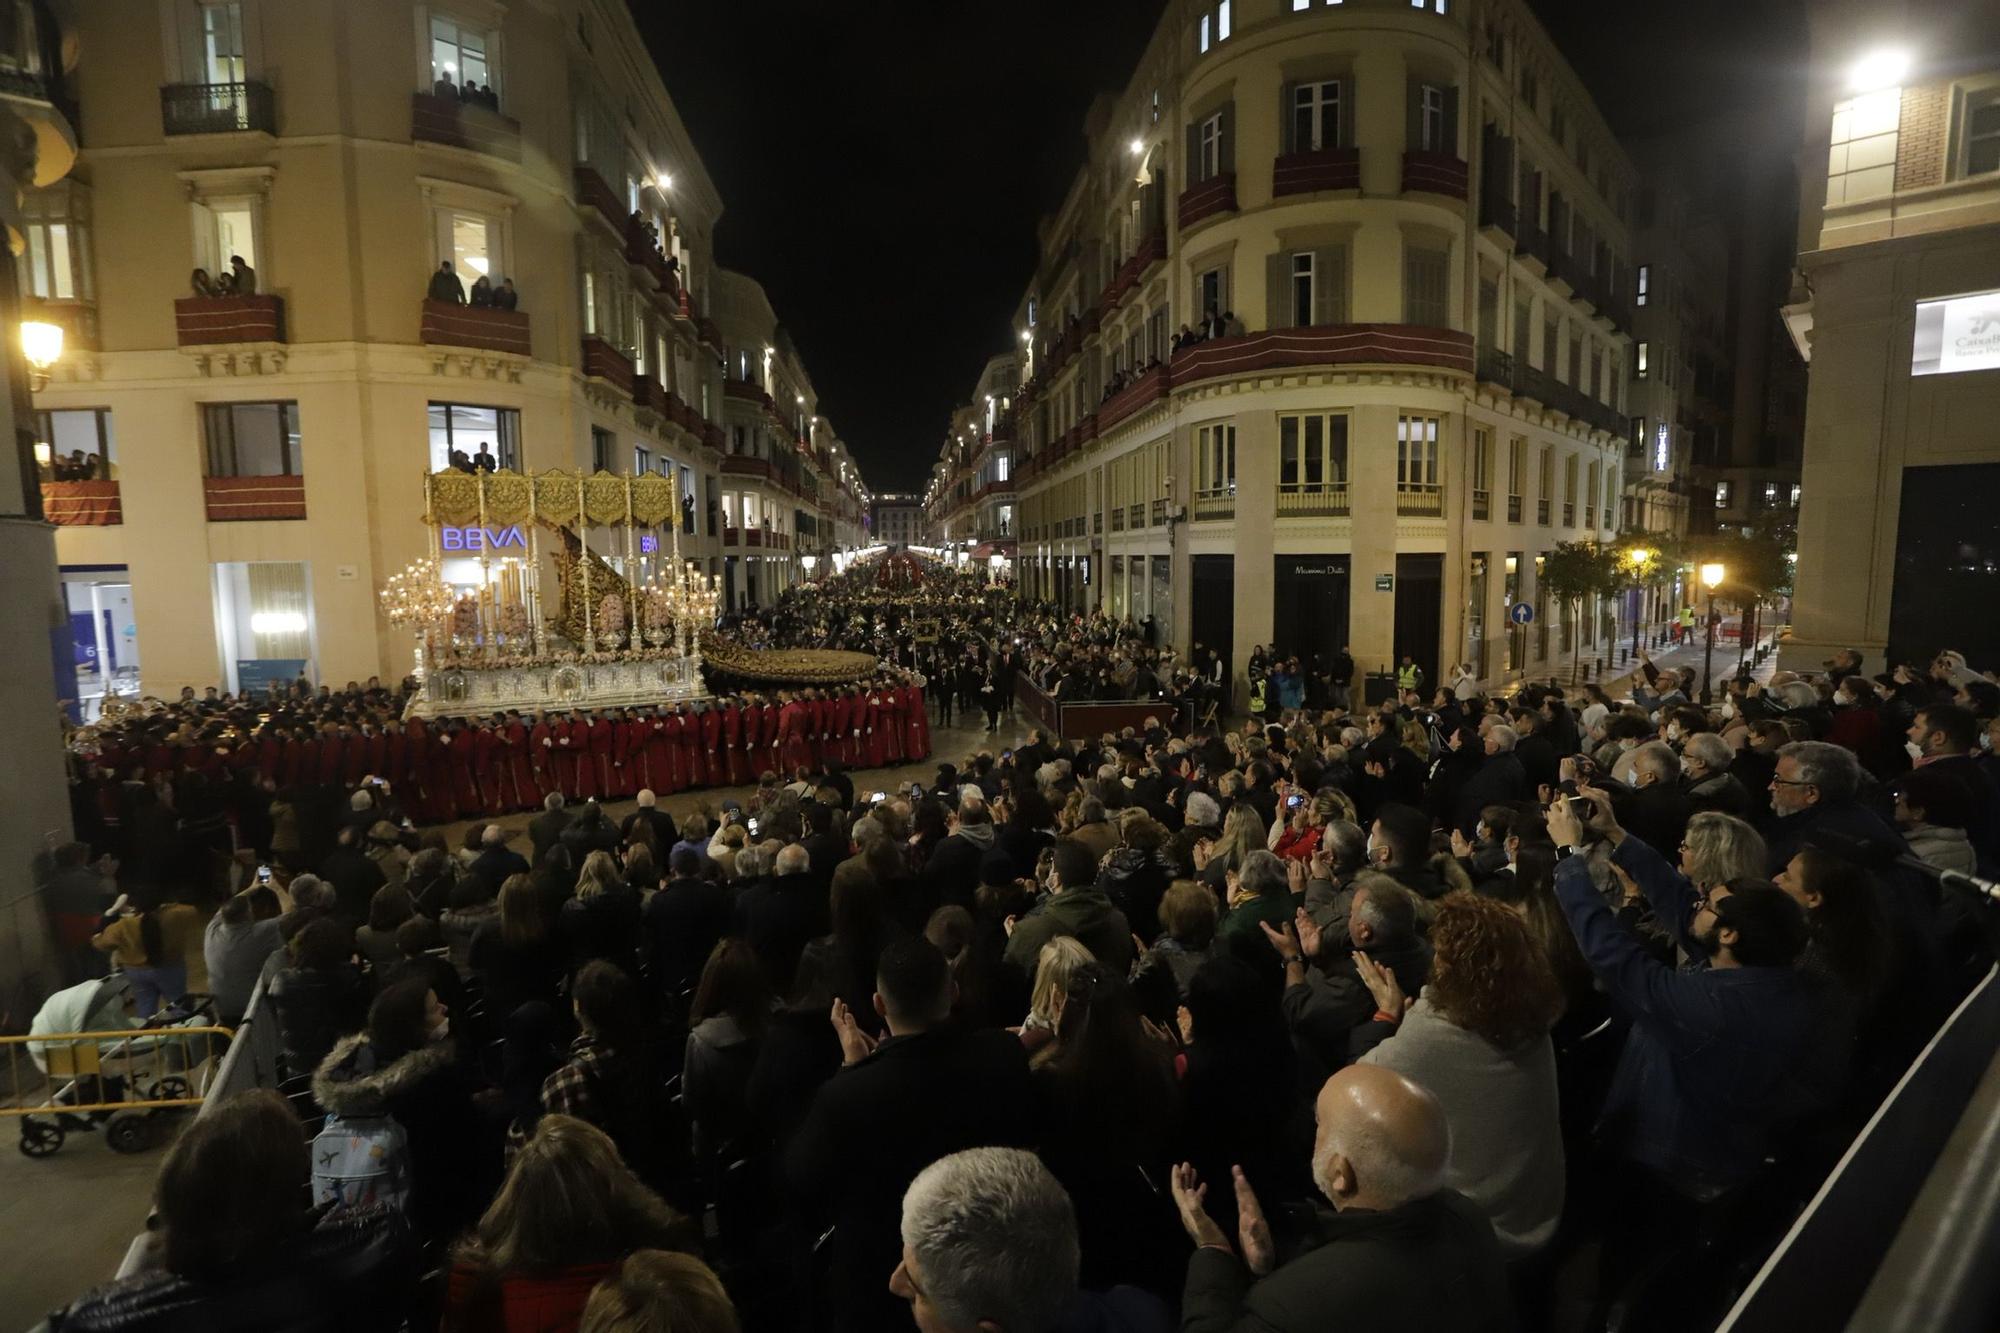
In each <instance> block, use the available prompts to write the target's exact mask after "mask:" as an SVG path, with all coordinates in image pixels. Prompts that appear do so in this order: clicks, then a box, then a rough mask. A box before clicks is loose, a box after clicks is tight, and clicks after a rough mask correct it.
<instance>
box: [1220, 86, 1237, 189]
mask: <svg viewBox="0 0 2000 1333" xmlns="http://www.w3.org/2000/svg"><path fill="white" fill-rule="evenodd" d="M1221 115H1222V133H1221V136H1220V137H1221V140H1222V144H1221V149H1220V151H1219V152H1218V153H1217V155H1216V156H1217V160H1218V161H1219V162H1220V164H1221V171H1222V174H1223V175H1225V176H1229V175H1234V174H1235V172H1236V104H1235V103H1234V102H1228V103H1225V104H1224V105H1223V108H1222V112H1221Z"/></svg>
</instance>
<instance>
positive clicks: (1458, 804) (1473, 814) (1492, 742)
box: [1452, 722, 1535, 838]
mask: <svg viewBox="0 0 2000 1333" xmlns="http://www.w3.org/2000/svg"><path fill="white" fill-rule="evenodd" d="M1520 739H1521V733H1519V732H1518V731H1516V730H1514V728H1512V727H1510V726H1508V725H1507V724H1506V723H1504V722H1495V723H1494V724H1493V725H1492V726H1490V727H1486V728H1484V729H1483V730H1482V733H1481V739H1480V742H1479V743H1480V745H1481V747H1482V748H1483V749H1484V750H1485V752H1486V757H1485V758H1484V759H1482V760H1480V762H1479V767H1478V768H1477V769H1475V770H1474V771H1473V773H1472V776H1471V777H1469V778H1467V779H1466V780H1465V785H1464V786H1462V787H1460V788H1459V790H1458V799H1457V801H1455V802H1453V804H1452V822H1453V824H1454V825H1455V827H1456V828H1457V829H1458V831H1459V832H1460V833H1463V834H1464V835H1465V836H1466V837H1467V838H1470V837H1472V835H1473V832H1474V831H1475V830H1476V829H1478V827H1479V812H1480V811H1481V810H1484V809H1485V808H1486V807H1487V806H1489V805H1512V804H1513V803H1514V802H1516V801H1528V800H1533V799H1534V796H1535V789H1534V788H1533V787H1532V786H1531V785H1529V782H1528V770H1527V769H1525V768H1523V767H1522V766H1521V760H1520V758H1519V757H1518V756H1517V755H1515V753H1514V747H1515V746H1516V745H1517V744H1519V743H1520ZM1461 743H1462V742H1461Z"/></svg>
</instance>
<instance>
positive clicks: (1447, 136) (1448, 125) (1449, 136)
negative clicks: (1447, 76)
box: [1444, 87, 1461, 157]
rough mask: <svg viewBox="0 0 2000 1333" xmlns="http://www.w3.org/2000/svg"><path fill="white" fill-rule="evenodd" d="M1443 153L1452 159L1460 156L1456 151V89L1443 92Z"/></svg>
mask: <svg viewBox="0 0 2000 1333" xmlns="http://www.w3.org/2000/svg"><path fill="white" fill-rule="evenodd" d="M1444 151H1445V152H1447V153H1450V154H1451V155H1452V156H1453V157H1458V156H1461V154H1460V153H1459V151H1458V89H1457V88H1456V87H1452V88H1447V89H1445V90H1444Z"/></svg>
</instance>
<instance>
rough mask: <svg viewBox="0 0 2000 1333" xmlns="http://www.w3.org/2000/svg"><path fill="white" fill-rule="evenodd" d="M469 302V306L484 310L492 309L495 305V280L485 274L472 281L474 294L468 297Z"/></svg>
mask: <svg viewBox="0 0 2000 1333" xmlns="http://www.w3.org/2000/svg"><path fill="white" fill-rule="evenodd" d="M467 301H468V303H469V304H471V305H476V306H479V307H480V308H482V309H487V308H490V307H491V306H492V305H493V280H492V279H491V278H489V277H487V276H486V275H485V274H484V273H482V274H480V275H479V276H478V277H476V278H474V279H473V280H472V292H471V294H470V295H469V296H468V298H467Z"/></svg>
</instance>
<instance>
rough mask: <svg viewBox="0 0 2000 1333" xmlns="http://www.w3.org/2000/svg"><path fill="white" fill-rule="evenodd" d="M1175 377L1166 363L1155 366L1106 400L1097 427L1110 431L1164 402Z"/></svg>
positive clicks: (1099, 410)
mask: <svg viewBox="0 0 2000 1333" xmlns="http://www.w3.org/2000/svg"><path fill="white" fill-rule="evenodd" d="M1172 388H1173V378H1172V376H1171V375H1170V374H1169V373H1168V369H1167V367H1166V366H1164V365H1159V366H1155V367H1153V368H1152V369H1151V370H1149V371H1146V372H1145V373H1144V374H1142V375H1140V376H1138V377H1137V378H1136V379H1134V380H1133V381H1132V382H1131V383H1130V384H1127V385H1126V386H1125V387H1124V388H1122V389H1120V390H1119V391H1118V392H1117V393H1114V394H1112V395H1111V396H1110V397H1109V398H1107V399H1105V400H1104V403H1103V405H1102V406H1101V407H1099V408H1098V409H1097V429H1098V430H1100V431H1108V430H1110V429H1111V428H1112V427H1113V426H1116V425H1117V424H1118V423H1119V422H1121V421H1123V420H1125V418H1127V417H1129V416H1131V415H1133V414H1134V413H1136V412H1138V411H1139V410H1140V409H1141V408H1144V407H1146V406H1148V405H1150V404H1152V403H1158V402H1164V401H1165V400H1166V397H1167V393H1168V391H1169V390H1171V389H1172Z"/></svg>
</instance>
